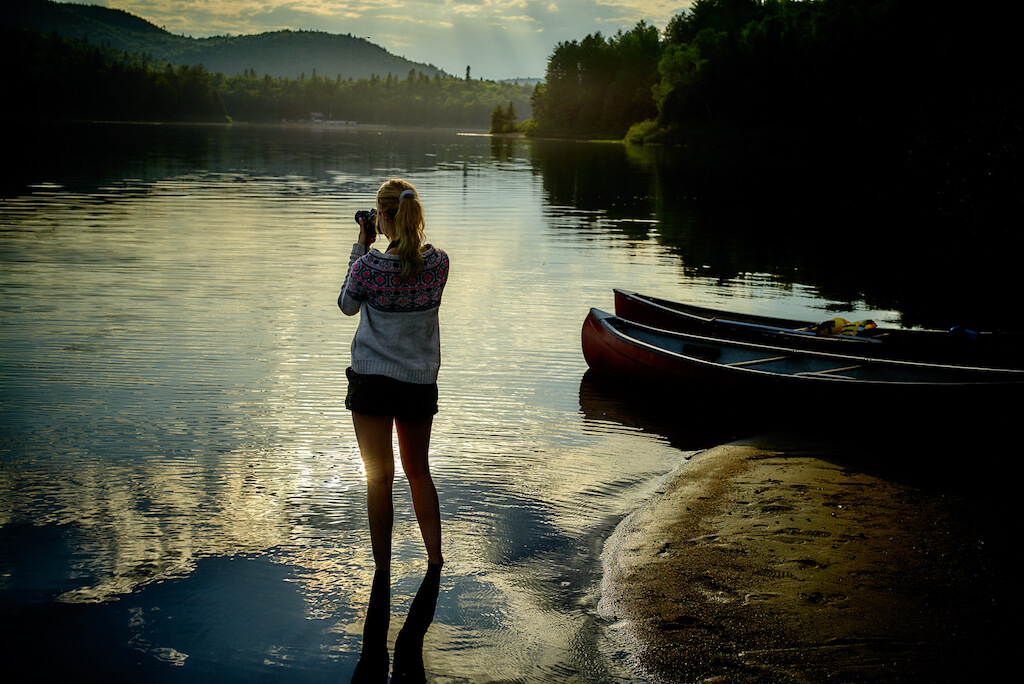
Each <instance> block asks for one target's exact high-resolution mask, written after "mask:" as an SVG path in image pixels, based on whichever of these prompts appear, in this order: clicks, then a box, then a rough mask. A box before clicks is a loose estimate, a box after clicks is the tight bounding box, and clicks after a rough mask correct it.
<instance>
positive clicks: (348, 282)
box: [338, 242, 367, 316]
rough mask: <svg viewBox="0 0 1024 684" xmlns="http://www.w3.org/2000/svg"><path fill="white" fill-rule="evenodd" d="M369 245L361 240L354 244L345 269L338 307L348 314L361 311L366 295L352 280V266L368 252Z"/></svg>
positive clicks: (351, 314) (352, 314)
mask: <svg viewBox="0 0 1024 684" xmlns="http://www.w3.org/2000/svg"><path fill="white" fill-rule="evenodd" d="M366 251H367V247H366V245H364V244H363V243H361V242H357V243H356V244H354V245H352V253H351V254H349V257H348V269H346V271H345V282H344V284H342V286H341V294H339V295H338V308H339V309H341V310H342V312H343V313H344V314H345V315H346V316H354V315H356V314H357V313H359V307H360V306H362V303H363V299H365V296H363V295H362V293H361V292H359V291H358V286H357V285H356V284H355V283H354V282H353V280H352V266H353V264H355V263H356V261H357V260H358V259H359V257H361V256H363V255H364V254H366Z"/></svg>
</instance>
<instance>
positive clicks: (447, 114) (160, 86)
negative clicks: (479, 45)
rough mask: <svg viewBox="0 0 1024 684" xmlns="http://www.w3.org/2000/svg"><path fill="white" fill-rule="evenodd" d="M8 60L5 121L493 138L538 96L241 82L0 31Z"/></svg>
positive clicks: (488, 86) (402, 84)
mask: <svg viewBox="0 0 1024 684" xmlns="http://www.w3.org/2000/svg"><path fill="white" fill-rule="evenodd" d="M0 51H2V52H0V54H2V55H3V58H4V59H5V60H6V61H7V63H10V64H18V65H19V67H18V68H17V69H14V70H12V72H11V78H9V79H8V82H7V83H6V84H5V86H6V87H5V91H6V92H7V94H8V96H9V99H8V106H6V107H5V108H4V114H3V116H4V119H5V120H7V121H8V122H12V123H14V122H19V121H68V120H108V121H194V122H221V123H223V122H229V121H236V122H252V123H258V122H274V123H276V122H280V121H281V120H289V121H294V120H310V118H311V117H312V116H313V114H314V112H315V113H317V114H318V115H320V116H322V117H323V118H324V119H325V120H327V121H330V120H335V121H356V122H359V123H370V124H386V125H395V126H398V125H403V126H426V127H462V128H473V129H487V128H488V126H489V125H490V119H491V113H492V111H493V110H494V109H495V107H498V106H501V107H506V106H509V105H510V104H513V103H514V107H515V109H516V110H517V111H520V112H524V113H525V114H526V115H527V116H528V115H529V111H530V99H529V98H530V95H531V93H532V92H533V89H532V88H530V87H529V86H517V85H514V84H509V83H494V82H492V81H474V80H469V81H467V80H465V79H461V78H454V77H451V76H441V75H440V74H435V75H434V76H433V77H430V76H427V75H426V74H424V73H423V72H417V71H415V70H410V71H409V72H408V73H407V74H404V75H401V76H398V75H392V74H387V75H386V76H376V75H374V76H373V77H371V78H363V79H358V80H357V79H353V78H348V79H343V78H339V77H334V78H322V77H320V76H319V75H313V76H309V77H305V78H297V79H290V78H273V77H271V76H269V75H263V76H260V75H258V74H256V73H254V72H253V71H252V70H250V71H249V72H248V73H243V74H239V75H236V76H226V75H224V74H221V73H211V72H209V71H207V70H206V69H205V68H203V67H202V66H175V65H172V64H167V63H160V62H152V61H150V60H149V59H148V58H147V57H145V56H138V55H132V54H127V53H122V52H118V51H115V50H113V49H110V48H102V47H99V46H95V45H92V44H86V43H84V42H81V41H71V40H67V39H64V38H61V37H59V36H55V35H48V36H44V35H41V34H39V33H34V32H31V31H24V30H21V29H14V28H10V27H5V26H0Z"/></svg>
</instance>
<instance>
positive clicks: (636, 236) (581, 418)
mask: <svg viewBox="0 0 1024 684" xmlns="http://www.w3.org/2000/svg"><path fill="white" fill-rule="evenodd" d="M257 133H258V132H257ZM257 133H252V134H251V135H252V136H253V139H252V140H250V139H249V138H247V137H245V136H243V135H242V134H241V133H238V134H235V135H236V136H238V137H239V138H240V139H239V140H235V139H234V138H233V137H232V134H229V133H222V135H223V138H224V139H223V140H221V139H220V138H216V145H212V143H209V141H208V140H206V139H205V138H200V140H199V141H198V142H197V141H191V142H189V141H186V142H189V144H194V145H195V146H196V148H197V149H195V150H190V154H194V157H189V158H191V159H193V161H192V162H191V163H190V162H188V161H187V160H182V159H179V158H177V157H175V156H174V155H173V154H171V150H172V149H175V148H174V145H176V144H178V141H175V140H172V141H171V143H170V144H169V143H166V141H165V144H168V145H169V146H168V148H166V149H165V152H166V155H167V156H166V158H165V159H163V160H160V158H159V153H160V150H159V149H157V150H156V151H154V153H153V155H154V159H156V160H157V161H155V162H153V163H152V164H151V166H150V167H148V170H147V168H139V167H138V165H137V164H136V163H135V160H132V159H125V160H124V164H125V165H124V167H123V168H122V167H116V166H115V167H114V168H109V167H108V168H105V169H104V170H103V174H106V175H99V176H96V177H93V176H90V175H89V173H88V169H83V170H82V175H81V176H75V177H70V176H69V177H62V178H57V179H49V180H46V181H44V182H39V183H37V184H35V185H33V186H31V187H29V188H27V190H26V191H25V192H24V193H22V194H19V195H17V196H13V197H9V198H7V199H5V200H4V201H3V204H2V205H0V226H2V234H0V258H2V264H3V273H2V278H0V296H2V303H0V313H2V317H3V318H2V320H3V326H2V332H0V342H2V352H0V381H2V395H0V396H2V403H0V407H2V411H3V418H2V442H0V457H2V459H3V470H2V472H0V502H2V503H0V524H2V525H3V535H4V541H3V554H2V555H0V562H2V563H3V568H2V571H3V574H2V576H0V591H2V592H4V594H5V595H6V596H10V597H13V596H16V597H17V601H15V603H17V602H22V601H23V602H28V603H29V604H31V603H32V602H45V601H52V600H56V601H59V602H85V603H97V604H105V603H106V602H110V601H112V600H114V599H118V598H121V599H125V597H132V599H131V602H130V604H131V605H135V604H139V605H137V606H136V607H135V608H134V609H133V610H137V611H138V612H137V613H136V614H133V615H135V617H133V618H132V620H133V622H132V624H136V625H148V626H145V627H142V626H140V627H139V628H138V629H139V630H140V631H138V633H137V634H136V638H137V639H138V643H140V644H145V648H144V649H142V650H144V651H146V652H149V653H150V654H151V655H153V657H154V658H156V659H158V660H165V659H169V660H172V661H180V662H184V663H186V664H189V666H191V664H190V663H195V662H197V659H198V660H201V658H193V659H192V660H191V661H190V660H189V658H188V656H189V653H188V652H186V651H181V650H173V649H172V650H171V651H167V650H161V649H166V648H169V644H164V643H161V638H165V639H166V638H167V634H168V632H161V631H160V630H161V629H170V627H158V625H162V624H164V623H161V622H159V621H158V620H156V617H155V614H154V613H153V612H152V611H153V610H155V609H157V608H158V607H159V606H157V607H154V606H152V605H150V604H149V603H147V601H149V600H152V601H156V600H157V599H156V598H153V599H148V598H147V597H149V596H158V595H160V594H159V593H150V592H157V589H155V588H153V587H155V586H156V585H158V584H161V583H165V590H166V591H168V592H171V591H172V589H173V588H174V587H177V586H179V585H177V584H174V582H176V581H177V582H184V581H186V580H188V579H189V578H201V577H213V578H216V577H219V575H217V572H220V571H221V570H222V568H221V566H220V565H215V564H213V563H214V561H213V559H224V558H238V559H240V560H238V561H237V565H234V566H231V567H234V568H236V570H237V569H238V568H242V567H244V568H251V569H252V572H253V573H256V575H258V576H259V577H264V576H266V573H268V572H270V570H268V569H267V566H265V565H261V564H260V563H261V562H263V561H265V560H266V559H270V560H271V561H272V564H274V565H275V566H279V567H281V568H284V570H282V571H281V572H284V573H285V574H286V575H287V577H286V580H284V581H287V582H289V583H290V584H289V586H293V587H294V588H295V590H296V591H298V592H299V595H300V596H301V599H302V604H303V606H304V607H303V609H302V610H303V614H304V619H306V620H314V621H320V622H318V624H321V623H322V625H323V629H322V634H326V635H329V636H318V637H316V639H314V642H315V643H314V644H312V645H307V646H305V647H297V648H298V651H297V652H298V655H297V656H296V655H295V654H294V653H293V654H292V656H290V657H293V658H294V657H298V658H299V659H300V660H302V659H306V660H309V661H311V662H317V663H320V662H322V661H332V659H337V660H338V662H340V663H341V664H342V666H343V667H347V668H351V667H353V666H354V662H355V661H354V657H355V656H356V655H357V654H358V648H359V635H360V629H361V624H362V615H363V613H362V612H361V611H363V607H364V606H365V605H366V602H367V600H368V592H369V586H370V578H371V576H372V561H371V559H370V553H369V541H368V534H367V532H366V520H365V512H364V510H363V497H364V493H363V482H362V477H363V472H362V465H361V462H360V458H359V454H358V449H357V447H356V443H355V437H354V434H353V432H352V428H351V425H350V422H349V416H348V414H347V412H346V411H345V410H344V406H343V398H344V391H345V380H344V370H345V367H346V366H347V364H348V353H349V352H348V345H349V342H350V340H351V337H352V334H353V332H354V330H355V327H356V325H357V322H358V320H357V319H356V318H347V317H345V316H343V315H342V314H341V313H340V312H339V311H338V310H337V307H336V304H335V299H336V297H337V292H338V289H339V287H340V285H341V282H342V279H343V277H344V268H345V266H346V264H347V255H348V252H349V249H350V247H351V244H352V242H353V241H354V239H355V236H356V225H355V223H354V222H353V220H352V215H353V214H354V212H355V211H356V210H357V209H362V208H369V207H370V206H372V202H373V194H374V192H375V190H376V187H377V185H378V184H379V183H380V182H381V180H383V179H384V178H386V177H387V176H390V175H398V174H401V175H403V176H405V177H407V178H409V179H410V180H412V181H413V182H414V183H415V184H416V185H417V186H418V189H419V192H420V196H421V197H422V198H423V201H424V204H425V206H426V209H427V212H428V213H427V219H428V236H429V238H430V241H431V242H433V243H434V244H436V245H438V246H439V247H441V248H443V249H445V250H446V251H447V252H448V254H449V256H450V258H451V264H452V269H451V277H450V280H449V285H448V287H447V289H446V291H445V295H444V303H443V306H442V310H441V325H442V346H443V367H442V371H441V377H440V379H439V387H440V395H441V399H440V403H441V413H440V414H439V415H438V416H437V418H436V422H435V430H434V436H433V441H432V463H433V469H434V472H435V474H436V479H437V482H438V485H439V489H440V492H441V500H442V511H443V512H442V516H443V520H444V523H445V535H446V541H445V544H446V557H447V558H448V559H449V564H448V566H446V569H445V577H444V579H443V584H442V589H443V592H444V593H443V595H442V599H441V603H440V604H439V606H438V611H437V616H436V619H435V622H434V625H433V626H432V627H431V631H430V632H429V634H428V646H429V648H428V651H429V655H428V656H427V662H428V667H433V668H436V670H437V671H439V672H444V673H447V674H449V675H451V676H452V677H453V678H455V680H457V681H483V680H499V679H509V680H511V679H521V678H527V679H529V678H536V679H541V680H543V679H546V678H549V677H550V676H551V673H552V672H555V671H561V670H564V669H566V668H568V670H569V671H573V672H577V673H582V672H588V671H589V670H588V668H597V669H598V670H600V672H597V673H596V674H595V672H594V671H590V674H591V675H593V676H594V677H596V678H597V679H601V678H605V679H608V680H614V679H616V678H617V677H619V676H620V674H616V673H617V672H621V671H622V668H624V665H622V664H621V663H614V662H611V661H608V662H605V664H603V665H594V664H593V662H596V661H593V658H595V657H596V656H595V655H594V654H595V653H597V652H599V651H601V649H603V648H605V647H604V646H601V644H600V641H601V639H600V637H595V636H593V633H596V632H598V631H599V630H596V628H594V623H595V621H596V617H595V616H594V613H593V606H594V605H595V604H596V601H595V600H594V597H593V594H594V592H595V591H596V586H597V581H596V580H597V576H596V574H595V573H596V571H598V570H599V568H596V559H597V555H598V553H599V551H600V539H601V538H602V535H605V534H607V532H608V530H609V529H610V526H611V525H612V524H614V522H615V521H616V520H617V519H619V518H621V516H623V515H625V514H626V513H628V512H629V510H630V509H631V508H632V507H633V506H635V505H636V503H637V502H638V501H639V500H640V499H642V498H643V497H644V496H646V495H648V494H650V492H651V491H652V487H654V484H653V482H654V480H655V478H656V477H657V476H659V475H661V474H663V473H665V472H666V471H668V470H669V469H671V468H673V467H674V466H675V465H677V464H678V463H679V462H680V460H681V458H683V456H684V454H682V453H681V452H680V451H679V450H678V449H677V448H674V447H673V446H671V445H670V444H669V441H668V439H667V438H666V437H665V436H662V435H660V434H658V432H657V430H655V431H653V432H651V431H648V430H645V429H643V428H641V427H638V426H637V425H639V424H640V423H642V421H635V422H631V420H629V419H627V420H625V421H623V420H620V419H616V418H615V415H616V413H615V411H611V410H610V409H609V410H608V411H605V409H601V411H600V412H599V413H598V414H595V415H588V414H587V412H586V411H585V410H584V409H581V400H582V399H581V392H582V390H581V380H582V378H583V375H584V372H585V371H586V364H585V362H584V360H583V358H582V354H581V353H580V348H579V330H580V325H581V323H582V320H583V318H584V316H585V315H586V312H587V310H588V309H589V307H591V306H597V307H601V308H610V307H611V305H612V304H611V302H612V296H611V289H612V288H613V287H623V286H625V287H628V288H631V289H636V290H641V291H646V292H650V293H651V294H662V295H666V296H673V295H678V294H679V293H680V292H681V291H682V290H683V289H689V291H690V292H691V293H692V295H693V297H694V298H695V299H696V300H700V301H705V302H706V303H710V304H712V305H720V304H721V302H720V301H716V300H721V299H722V298H730V297H736V298H740V299H742V298H743V297H744V296H745V295H747V294H749V292H750V291H754V290H760V291H768V292H769V295H770V296H777V297H779V298H784V299H786V300H787V301H788V302H790V303H793V307H792V308H796V309H800V308H801V307H802V308H803V310H809V309H813V308H815V307H819V308H820V307H821V302H820V301H818V300H816V299H815V298H814V295H813V293H812V292H810V291H807V292H801V291H800V289H799V288H790V289H785V290H781V289H774V290H773V289H772V287H773V286H771V285H770V284H766V283H765V282H756V281H747V282H743V281H739V280H737V281H736V282H733V283H731V284H728V285H727V286H725V287H724V288H723V285H722V284H721V283H717V284H716V283H715V282H714V280H713V279H706V280H702V279H701V278H699V277H697V278H694V277H684V276H683V274H682V272H681V270H680V267H679V260H678V258H677V257H676V256H675V255H673V254H671V253H670V252H669V251H668V250H666V249H665V248H663V247H662V246H661V245H660V244H659V243H658V241H657V239H656V238H657V221H656V219H655V218H654V216H653V215H652V214H651V212H650V211H643V212H638V213H636V214H635V215H630V216H621V215H616V216H609V215H608V214H607V213H606V212H604V211H603V210H601V209H597V208H594V209H590V208H586V207H585V206H583V208H581V206H576V205H573V204H568V203H565V202H564V201H563V200H562V199H561V198H560V197H556V196H555V195H554V191H553V190H552V189H551V188H549V187H547V186H546V185H545V176H544V175H543V174H542V173H541V172H540V171H538V166H537V163H536V160H534V159H533V158H532V157H531V154H532V152H531V147H530V144H528V143H526V142H524V141H519V142H516V143H513V144H512V145H511V147H509V148H506V149H500V150H495V149H494V148H492V147H491V144H490V142H489V141H488V140H487V139H483V138H461V137H457V136H454V135H439V136H434V137H429V136H427V137H425V139H424V140H420V139H419V138H412V137H410V136H408V135H401V134H389V135H377V134H370V135H362V134H360V135H355V134H349V135H338V136H320V137H316V136H309V134H306V133H303V134H295V135H296V136H298V140H295V139H292V138H288V137H287V136H286V137H285V138H284V140H286V141H288V142H289V143H290V144H294V145H295V149H294V150H292V151H291V152H290V153H289V154H276V153H273V152H272V151H267V150H262V151H261V150H259V149H256V147H255V146H252V147H250V146H247V143H252V142H253V140H256V139H258V138H259V135H258V134H257ZM136 134H137V132H136ZM161 134H164V133H163V132H161ZM154 135H155V134H154ZM210 135H211V136H212V137H214V138H215V136H213V134H210ZM267 135H268V136H270V135H271V133H268V134H267ZM306 137H310V140H307V139H306ZM182 144H184V143H182ZM204 145H212V147H210V146H207V147H204ZM220 145H224V146H226V148H227V149H222V148H221V147H219V146H220ZM232 145H237V147H232ZM628 171H629V170H628V169H624V170H623V172H624V173H626V172H628ZM65 173H67V172H65ZM612 199H614V198H612ZM630 201H634V202H638V205H639V206H643V205H644V203H645V202H647V203H649V198H648V199H646V200H645V199H644V198H643V197H639V198H638V197H634V198H633V199H632V200H630ZM583 204H585V203H583ZM723 293H724V294H723ZM606 408H607V407H606ZM619 409H622V407H618V409H617V410H619ZM627 414H628V411H627ZM605 416H607V417H605ZM397 484H398V486H397V487H396V529H395V533H396V538H395V555H396V571H395V572H396V576H397V577H400V578H407V579H402V580H399V584H398V585H396V587H395V589H394V590H393V602H395V603H396V604H397V605H400V604H402V602H403V601H404V602H406V603H407V602H408V601H409V600H411V596H412V594H413V593H414V592H415V590H416V584H415V582H417V581H418V577H419V573H420V572H421V571H422V567H423V565H424V554H423V552H422V549H421V546H422V543H421V542H420V540H419V533H418V530H417V528H416V525H415V519H414V516H413V514H412V510H411V503H410V501H409V499H408V496H407V494H406V493H405V491H404V484H403V481H402V480H401V478H399V481H398V483H397ZM204 559H207V560H204ZM245 559H255V560H245ZM260 559H263V560H262V561H261V560H260ZM225 567H227V566H225ZM33 568H35V569H36V571H33V570H32V569H33ZM204 568H206V570H205V571H204V570H203V569H204ZM232 572H234V571H232ZM259 573H264V574H262V575H260V574H259ZM271 574H272V573H271ZM256 575H254V576H256ZM275 576H276V575H275ZM408 578H412V579H408ZM195 581H198V580H195ZM209 581H210V582H214V581H219V580H214V579H211V580H209ZM252 581H254V582H256V581H263V580H256V579H253V580H252ZM267 581H269V580H267ZM402 582H405V584H402ZM167 583H169V584H167ZM182 586H189V585H182ZM217 586H219V585H217ZM274 586H277V585H274ZM213 596H214V595H213V594H211V595H210V597H208V598H206V599H202V600H206V601H210V602H216V601H218V600H220V599H217V598H213ZM446 597H447V598H446ZM10 600H11V601H14V599H13V598H12V599H10ZM166 600H168V601H176V600H177V599H166ZM281 600H282V601H285V599H284V598H282V599H281ZM19 605H20V604H19ZM125 605H128V604H125ZM211 605H212V603H211ZM588 606H589V607H588ZM199 610H202V609H199ZM187 617H188V619H190V620H200V617H197V616H195V615H190V614H187ZM136 618H137V619H136ZM147 619H148V620H149V622H147V621H146V620H147ZM155 620H156V621H155ZM154 625H157V626H154ZM224 629H231V627H230V626H227V627H224ZM396 629H397V627H396ZM588 630H589V631H588ZM581 635H582V636H581ZM588 635H589V636H588ZM211 638H213V637H211ZM317 639H320V640H322V643H321V641H317ZM581 640H582V641H581ZM595 641H596V642H597V643H596V644H595ZM582 642H585V643H589V644H590V646H588V647H587V648H583V647H581V646H580V643H582ZM209 646H210V644H209V643H206V644H204V643H196V644H194V645H193V647H192V651H193V653H196V652H199V651H202V650H203V649H205V648H208V647H209ZM247 648H248V646H247ZM251 648H253V649H257V647H256V646H251ZM581 649H582V650H581ZM587 649H590V650H587ZM257 650H258V649H257ZM268 653H269V651H260V652H259V653H254V654H253V655H252V657H253V658H254V659H255V660H259V659H261V658H268V657H269V656H268V655H267V654H268ZM161 654H163V656H161ZM168 654H170V655H168ZM175 654H176V655H175ZM164 656H166V658H165V657H164ZM285 660H286V659H285ZM179 664H180V663H179ZM211 667H213V666H212V665H211ZM560 669H561V670H560ZM621 677H623V678H626V679H628V678H629V676H628V675H626V674H621Z"/></svg>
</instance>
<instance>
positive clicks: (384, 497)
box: [338, 179, 448, 571]
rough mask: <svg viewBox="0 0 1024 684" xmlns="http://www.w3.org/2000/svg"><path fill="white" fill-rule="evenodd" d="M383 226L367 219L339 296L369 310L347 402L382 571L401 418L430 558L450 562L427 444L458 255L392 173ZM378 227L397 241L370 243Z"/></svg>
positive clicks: (355, 308) (382, 203) (384, 188)
mask: <svg viewBox="0 0 1024 684" xmlns="http://www.w3.org/2000/svg"><path fill="white" fill-rule="evenodd" d="M376 224H377V225H376V230H375V228H374V226H372V225H367V222H366V221H364V220H362V219H360V220H359V242H357V243H356V244H355V245H353V247H352V254H351V256H350V257H349V268H348V274H347V276H346V278H345V284H344V285H343V286H342V289H341V294H340V295H339V296H338V306H339V307H341V310H342V311H343V312H344V313H345V314H347V315H349V316H352V315H355V314H356V313H358V312H360V311H361V312H362V316H361V318H360V320H359V327H358V328H357V329H356V334H355V337H354V338H353V339H352V366H351V367H350V368H348V369H347V370H346V374H347V375H348V394H347V396H346V397H345V407H346V408H347V409H349V410H350V411H351V412H352V423H353V425H354V426H355V431H356V439H357V440H358V442H359V451H360V453H361V454H362V457H363V463H364V465H365V467H366V481H367V509H368V513H369V518H370V541H371V544H372V546H373V560H374V563H375V564H376V566H377V570H378V571H380V570H386V569H389V568H390V566H391V528H392V525H393V522H394V508H393V505H392V497H391V490H392V484H393V483H394V479H395V456H394V451H393V449H392V446H391V426H392V425H394V426H395V429H396V430H397V432H398V448H399V452H400V454H401V459H402V469H403V470H404V471H405V475H406V477H407V478H408V480H409V487H410V489H411V490H412V501H413V507H414V509H415V511H416V519H417V521H418V522H419V526H420V532H421V533H422V535H423V542H424V543H425V544H426V547H427V561H428V563H429V564H430V565H432V566H437V567H440V565H441V564H442V563H443V562H444V559H443V558H442V555H441V515H440V509H439V507H438V501H437V490H436V489H435V488H434V481H433V479H432V478H431V476H430V465H429V463H428V462H427V451H428V448H429V446H430V429H431V425H432V423H433V417H434V414H435V413H437V372H438V368H439V367H440V365H441V343H440V332H439V328H438V317H437V312H438V307H439V306H440V304H441V293H442V292H443V291H444V286H445V283H446V282H447V280H448V255H447V254H445V253H444V252H443V251H441V250H439V249H437V248H435V247H433V246H432V245H429V244H426V243H425V242H424V240H425V236H424V232H423V231H424V227H425V225H424V220H423V206H422V205H421V204H420V200H419V196H418V195H417V193H416V189H415V188H414V187H413V186H412V185H411V184H410V183H408V182H406V181H404V180H400V179H393V180H389V181H387V182H386V183H384V184H383V185H381V187H380V190H378V191H377V216H376ZM378 230H379V231H380V232H381V233H383V234H384V235H385V236H386V237H387V238H388V240H389V241H390V244H389V245H388V246H387V249H386V250H385V251H384V252H380V251H378V250H376V249H372V250H371V249H370V245H372V244H373V242H374V241H375V240H376V237H377V231H378Z"/></svg>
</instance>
